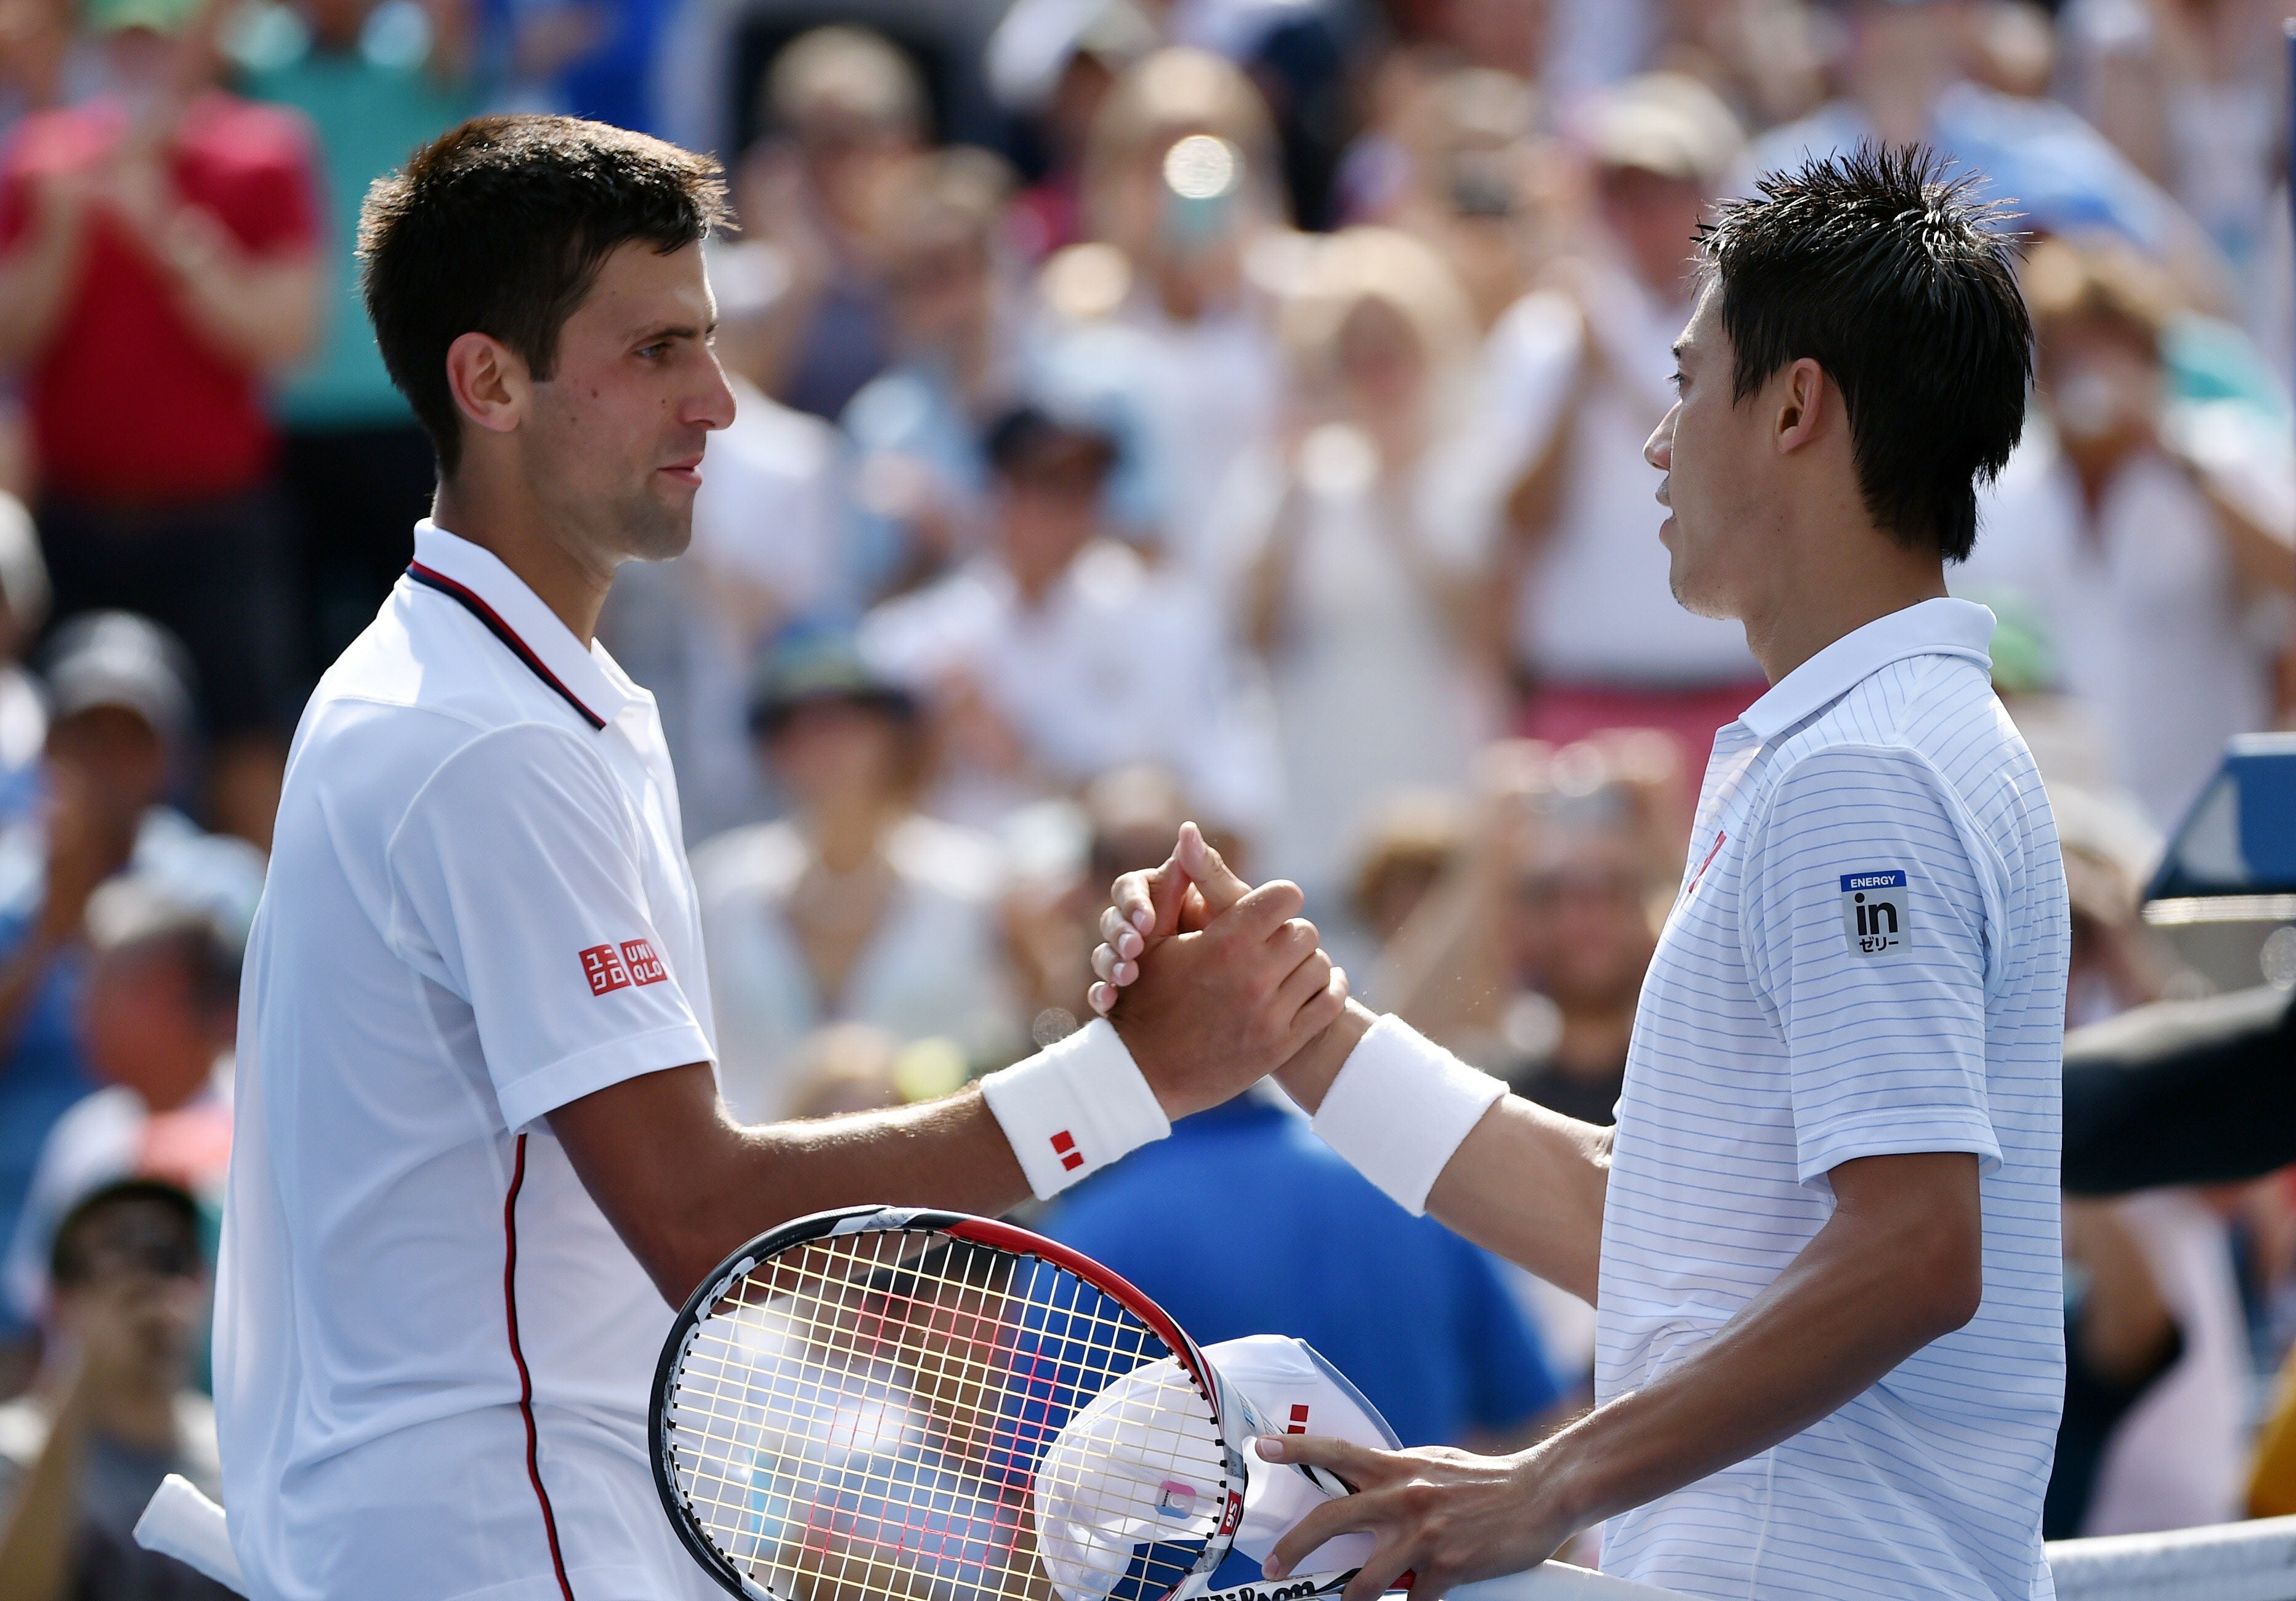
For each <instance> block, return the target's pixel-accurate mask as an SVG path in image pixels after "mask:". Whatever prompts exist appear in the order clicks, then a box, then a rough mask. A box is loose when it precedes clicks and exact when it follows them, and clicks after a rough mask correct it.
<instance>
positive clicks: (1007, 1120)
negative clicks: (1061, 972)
mask: <svg viewBox="0 0 2296 1601" xmlns="http://www.w3.org/2000/svg"><path fill="white" fill-rule="evenodd" d="M980 1098H981V1099H983V1100H985V1101H987V1102H988V1110H989V1112H990V1114H991V1115H993V1116H995V1118H996V1122H997V1123H998V1124H999V1126H1001V1127H1002V1128H1003V1129H1004V1131H1005V1139H1009V1140H1011V1141H1012V1142H1013V1156H1016V1157H1018V1158H1019V1159H1020V1163H1021V1172H1023V1173H1025V1174H1027V1175H1028V1179H1029V1188H1030V1189H1032V1190H1034V1191H1036V1193H1037V1199H1039V1200H1045V1201H1049V1200H1051V1199H1052V1198H1053V1197H1054V1196H1056V1195H1058V1194H1060V1193H1061V1191H1062V1190H1063V1189H1066V1188H1068V1187H1069V1186H1070V1185H1071V1184H1074V1183H1077V1182H1078V1180H1084V1179H1088V1178H1090V1177H1092V1175H1093V1174H1095V1173H1096V1172H1099V1171H1100V1170H1101V1169H1102V1168H1103V1167H1106V1166H1107V1165H1108V1164H1110V1163H1111V1162H1114V1161H1116V1160H1118V1159H1119V1157H1121V1156H1126V1155H1128V1153H1130V1152H1132V1151H1136V1150H1137V1149H1139V1148H1141V1147H1142V1146H1144V1145H1147V1144H1150V1143H1152V1141H1155V1140H1158V1139H1163V1138H1164V1136H1165V1135H1167V1134H1169V1133H1170V1132H1171V1131H1172V1123H1171V1120H1170V1119H1169V1118H1168V1117H1166V1116H1165V1115H1164V1108H1163V1107H1162V1106H1161V1105H1160V1104H1159V1103H1158V1101H1157V1099H1156V1092H1155V1091H1154V1090H1152V1089H1150V1088H1149V1087H1148V1081H1147V1079H1146V1078H1145V1077H1144V1076H1143V1075H1142V1074H1141V1072H1140V1069H1139V1067H1138V1066H1136V1064H1135V1063H1134V1062H1133V1060H1132V1053H1131V1052H1130V1051H1128V1050H1126V1049H1125V1048H1124V1041H1123V1040H1121V1039H1120V1038H1119V1037H1118V1035H1117V1033H1116V1029H1115V1026H1114V1025H1112V1024H1111V1023H1110V1022H1109V1021H1108V1020H1107V1019H1106V1018H1105V1017H1095V1019H1094V1020H1093V1021H1092V1022H1090V1023H1087V1025H1085V1026H1084V1027H1082V1028H1080V1029H1078V1030H1077V1032H1076V1033H1072V1034H1070V1036H1069V1037H1068V1038H1067V1039H1065V1040H1062V1041H1060V1042H1059V1043H1058V1044H1055V1045H1052V1046H1049V1047H1047V1048H1046V1049H1045V1050H1041V1051H1038V1052H1037V1054H1036V1055H1035V1056H1032V1057H1030V1058H1029V1059H1028V1060H1027V1061H1025V1062H1016V1063H1015V1064H1013V1066H1010V1067H1006V1068H1004V1069H1001V1070H1000V1071H998V1072H996V1073H992V1074H989V1075H988V1077H987V1078H984V1079H982V1080H981V1081H980Z"/></svg>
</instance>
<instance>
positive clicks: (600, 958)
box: [582, 945, 630, 996]
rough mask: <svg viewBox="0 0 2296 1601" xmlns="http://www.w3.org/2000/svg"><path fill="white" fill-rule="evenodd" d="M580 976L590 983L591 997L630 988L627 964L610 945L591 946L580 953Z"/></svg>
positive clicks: (620, 954) (619, 953)
mask: <svg viewBox="0 0 2296 1601" xmlns="http://www.w3.org/2000/svg"><path fill="white" fill-rule="evenodd" d="M582 976H583V977H585V978H586V979H588V980H589V981H590V993H591V994H592V995H593V996H597V995H611V994H612V993H613V992H615V991H616V990H627V989H628V988H629V987H630V968H629V964H628V963H627V962H626V961H624V960H622V953H621V952H619V951H617V950H616V949H615V948H614V947H613V946H611V945H593V946H591V947H590V948H589V949H588V950H586V951H585V952H582Z"/></svg>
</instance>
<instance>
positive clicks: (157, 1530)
mask: <svg viewBox="0 0 2296 1601" xmlns="http://www.w3.org/2000/svg"><path fill="white" fill-rule="evenodd" d="M135 1543H136V1544H137V1545H139V1546H142V1547H143V1548H144V1549H145V1550H147V1551H157V1552H158V1553H160V1556H172V1557H174V1558H175V1559H176V1561H177V1562H180V1563H182V1564H184V1566H185V1567H188V1568H193V1569H195V1570H196V1571H198V1572H201V1573H202V1574H204V1575H206V1576H207V1577H208V1578H209V1579H212V1580H214V1581H216V1582H217V1584H220V1585H222V1586H223V1587H224V1588H225V1589H227V1590H230V1591H231V1592H232V1593H233V1594H234V1595H238V1596H244V1595H245V1594H247V1579H246V1576H245V1575H244V1574H242V1572H240V1571H239V1558H238V1556H235V1555H234V1553H233V1551H232V1548H231V1532H230V1529H229V1527H228V1526H227V1525H226V1524H225V1522H224V1515H223V1508H222V1507H218V1506H217V1505H216V1504H215V1503H214V1502H213V1501H211V1500H209V1499H208V1498H207V1497H206V1496H204V1495H202V1494H201V1493H200V1489H199V1486H197V1485H196V1484H193V1483H192V1482H191V1481H190V1480H189V1479H186V1478H185V1477H184V1475H183V1474H173V1473H171V1474H168V1476H167V1477H166V1478H164V1479H162V1480H160V1488H159V1489H158V1490H156V1491H153V1492H152V1499H151V1501H150V1503H149V1504H148V1505H146V1506H145V1507H144V1508H143V1516H142V1517H139V1518H137V1519H136V1520H135Z"/></svg>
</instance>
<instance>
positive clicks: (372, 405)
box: [231, 0, 478, 678]
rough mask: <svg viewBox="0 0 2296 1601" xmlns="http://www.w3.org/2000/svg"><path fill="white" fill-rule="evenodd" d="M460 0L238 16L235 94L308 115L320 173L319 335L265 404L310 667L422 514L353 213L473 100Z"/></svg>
mask: <svg viewBox="0 0 2296 1601" xmlns="http://www.w3.org/2000/svg"><path fill="white" fill-rule="evenodd" d="M466 3H467V0H428V3H427V4H417V3H416V0H295V4H283V3H281V0H255V3H254V4H251V5H250V6H249V7H248V8H247V9H246V10H245V11H243V12H242V13H240V15H239V16H237V17H236V18H234V21H233V25H232V30H231V31H232V54H233V56H234V60H235V61H236V63H237V66H238V70H239V82H240V86H241V88H242V91H243V92H244V93H245V94H248V95H249V96H250V98H252V99H255V100H258V101H263V102H269V103H272V104H275V105H282V106H288V107H291V108H293V109H294V110H297V111H299V112H301V113H302V115H303V116H304V118H307V120H308V122H309V123H310V126H311V128H312V131H313V133H314V134H315V135H316V140H317V146H318V153H319V160H320V164H321V168H322V172H323V176H324V184H322V186H321V190H320V199H321V206H322V214H323V216H324V228H323V233H322V240H323V245H322V254H321V257H320V261H321V270H322V273H323V274H324V288H323V290H322V301H323V309H322V313H321V316H322V328H323V331H322V334H321V336H320V339H319V342H318V350H317V353H316V356H315V357H314V358H313V359H312V360H311V361H310V362H309V363H307V364H306V365H304V366H302V367H300V368H299V369H298V370H297V371H296V372H294V373H293V375H292V376H291V378H289V380H287V382H286V383H285V384H284V385H283V386H282V387H281V388H280V389H279V390H278V392H277V394H276V396H275V398H274V400H273V414H274V416H275V417H276V418H277V420H278V421H279V424H280V427H281V429H282V430H283V440H282V447H281V454H280V484H281V487H282V488H283V490H284V491H285V493H286V496H287V500H288V502H289V506H290V508H291V511H292V513H293V516H294V525H295V526H294V537H295V560H296V575H297V592H298V597H299V608H298V609H299V612H300V615H301V619H302V623H303V629H304V635H305V637H304V638H303V639H302V640H301V641H299V657H298V662H297V666H298V667H299V670H300V672H301V674H303V675H304V676H305V677H306V678H309V677H316V675H317V674H320V673H322V672H324V671H325V670H326V668H327V667H328V666H329V665H330V664H332V662H333V661H334V659H335V658H336V657H338V656H340V655H341V654H342V652H343V650H344V649H345V647H347V646H348V645H349V643H350V642H351V641H353V640H354V639H357V637H358V635H359V633H360V632H361V631H362V630H363V629H365V627H366V625H368V624H369V623H371V622H373V620H374V614H375V612H376V610H377V609H379V608H380V607H381V604H382V600H383V597H384V596H385V595H387V594H389V592H390V586H391V584H394V583H396V582H397V581H398V575H399V574H400V573H402V572H404V571H405V570H406V564H407V562H408V560H410V559H411V558H412V557H413V556H414V524H415V522H416V520H417V519H420V518H423V517H427V516H429V515H430V494H431V491H432V489H433V488H434V487H435V486H436V484H437V479H438V470H437V464H436V462H434V461H433V459H432V456H431V453H430V441H429V440H428V439H426V438H424V437H423V435H422V429H420V428H418V427H417V426H416V425H415V421H414V413H413V412H411V411H409V410H408V409H407V405H406V399H405V397H404V396H401V395H400V394H399V393H398V390H397V389H396V388H393V387H392V385H391V381H390V374H389V372H385V371H384V370H383V365H382V354H381V351H380V350H378V349H377V348H376V347H375V342H374V331H373V329H372V328H371V327H369V325H368V323H367V316H366V306H365V303H364V302H363V301H362V300H361V299H360V297H359V272H358V261H357V249H358V209H359V203H360V202H361V201H362V200H365V198H366V191H367V185H368V184H372V183H373V181H374V180H375V179H376V178H378V177H381V176H382V175H383V174H385V173H387V172H391V171H394V170H396V169H397V168H398V167H399V166H400V165H401V164H402V163H404V162H405V161H406V155H407V152H408V151H412V150H414V149H415V148H416V147H417V146H419V145H422V144H427V143H430V141H431V140H432V139H434V138H436V137H438V136H439V135H440V134H443V133H445V132H446V131H447V129H448V128H450V127H454V126H455V124H456V123H458V122H460V121H462V120H463V118H465V117H467V116H469V115H470V114H471V112H473V111H474V110H477V109H478V95H477V94H476V92H475V91H476V85H475V83H474V82H473V79H472V76H471V64H470V59H469V57H470V39H469V37H468V36H469V32H470V23H469V19H468V18H467V16H466V15H465V13H464V7H465V4H466Z"/></svg>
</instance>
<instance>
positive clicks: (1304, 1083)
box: [1091, 823, 1372, 1117]
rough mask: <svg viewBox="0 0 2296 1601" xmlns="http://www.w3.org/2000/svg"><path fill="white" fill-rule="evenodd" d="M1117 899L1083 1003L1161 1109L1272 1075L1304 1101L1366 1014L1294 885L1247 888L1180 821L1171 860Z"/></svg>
mask: <svg viewBox="0 0 2296 1601" xmlns="http://www.w3.org/2000/svg"><path fill="white" fill-rule="evenodd" d="M1112 899H1113V901H1114V904H1112V905H1111V906H1110V907H1109V909H1108V910H1107V911H1105V912H1103V914H1102V916H1101V921H1100V932H1101V938H1102V941H1103V943H1102V944H1101V946H1100V948H1099V949H1098V950H1096V951H1095V952H1093V958H1092V968H1093V972H1094V973H1095V975H1097V982H1095V984H1093V986H1092V992H1091V1001H1092V1007H1093V1009H1094V1010H1095V1011H1096V1012H1100V1013H1102V1014H1103V1015H1104V1016H1106V1017H1108V1018H1109V1020H1110V1021H1111V1023H1113V1024H1114V1025H1115V1026H1116V1032H1117V1033H1118V1035H1119V1037H1120V1038H1121V1039H1122V1040H1123V1041H1124V1044H1125V1048H1126V1049H1127V1050H1129V1051H1130V1052H1131V1055H1132V1058H1133V1060H1134V1061H1135V1062H1136V1064H1137V1065H1138V1066H1139V1068H1140V1071H1141V1073H1142V1074H1143V1075H1144V1077H1145V1078H1146V1079H1147V1081H1148V1082H1149V1085H1150V1087H1151V1088H1152V1089H1153V1090H1155V1092H1156V1099H1157V1100H1158V1101H1159V1102H1160V1104H1161V1105H1162V1107H1163V1108H1164V1111H1165V1114H1166V1115H1168V1116H1170V1117H1185V1116H1186V1115H1188V1114H1189V1113H1192V1112H1200V1111H1202V1110H1203V1109H1205V1108H1206V1107H1216V1106H1218V1105H1219V1104H1220V1103H1221V1102H1223V1101H1226V1100H1227V1099H1230V1098H1231V1097H1233V1096H1235V1095H1237V1094H1239V1093H1241V1092H1242V1090H1246V1089H1248V1088H1250V1087H1251V1085H1252V1084H1253V1083H1255V1082H1258V1081H1259V1079H1260V1078H1262V1077H1264V1076H1265V1075H1267V1074H1269V1073H1275V1074H1277V1075H1278V1079H1279V1082H1282V1083H1283V1086H1284V1088H1285V1089H1286V1090H1288V1091H1290V1092H1291V1094H1292V1098H1293V1099H1297V1100H1300V1101H1301V1103H1302V1104H1303V1105H1306V1106H1308V1107H1311V1108H1312V1107H1313V1106H1314V1104H1315V1101H1316V1099H1320V1098H1321V1092H1322V1090H1323V1088H1324V1085H1326V1084H1328V1083H1329V1082H1330V1081H1331V1077H1332V1075H1333V1074H1335V1073H1336V1072H1337V1071H1338V1070H1339V1067H1340V1066H1341V1063H1343V1062H1344V1061H1345V1060H1346V1059H1347V1056H1348V1052H1349V1050H1352V1049H1353V1047H1354V1044H1355V1042H1356V1041H1357V1039H1359V1038H1360V1037H1361V1036H1362V1034H1363V1032H1364V1030H1365V1028H1366V1027H1368V1026H1369V1025H1370V1023H1371V1020H1372V1019H1371V1015H1370V1014H1369V1013H1368V1012H1366V1011H1365V1010H1364V1009H1363V1008H1361V1007H1360V1006H1351V1005H1350V1004H1349V1000H1348V976H1347V974H1346V973H1345V972H1344V971H1342V970H1341V968H1336V967H1334V966H1333V964H1332V960H1331V959H1330V958H1329V957H1327V956H1325V955H1324V952H1323V942H1322V936H1321V935H1318V934H1317V933H1316V926H1315V925H1314V924H1313V923H1310V922H1308V920H1307V919H1304V918H1301V917H1300V916H1299V911H1300V906H1301V905H1302V901H1301V897H1300V889H1299V886H1297V885H1294V884H1288V883H1284V882H1283V881H1281V880H1278V881H1276V882H1274V883H1269V884H1263V885H1261V886H1259V888H1257V889H1254V888H1252V887H1251V886H1250V885H1248V884H1246V883H1244V882H1243V880H1242V879H1241V878H1237V877H1236V876H1235V875H1234V873H1233V872H1231V871H1230V870H1228V866H1227V863H1226V862H1223V861H1222V860H1221V859H1220V855H1219V853H1218V852H1217V851H1215V850H1213V849H1212V847H1211V846H1210V845H1207V844H1205V843H1204V837H1203V835H1202V834H1201V832H1200V831H1199V830H1198V829H1197V828H1196V825H1195V824H1193V823H1187V824H1185V825H1183V826H1182V828H1181V829H1180V837H1179V842H1178V844H1177V845H1176V846H1175V847H1174V849H1173V852H1172V854H1171V857H1170V859H1169V860H1168V861H1167V862H1165V863H1164V864H1163V865H1162V866H1161V867H1156V868H1151V869H1148V870H1145V871H1141V872H1133V873H1127V874H1126V875H1125V876H1124V877H1123V878H1119V879H1118V880H1117V881H1116V885H1115V888H1114V891H1113V895H1112Z"/></svg>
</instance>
